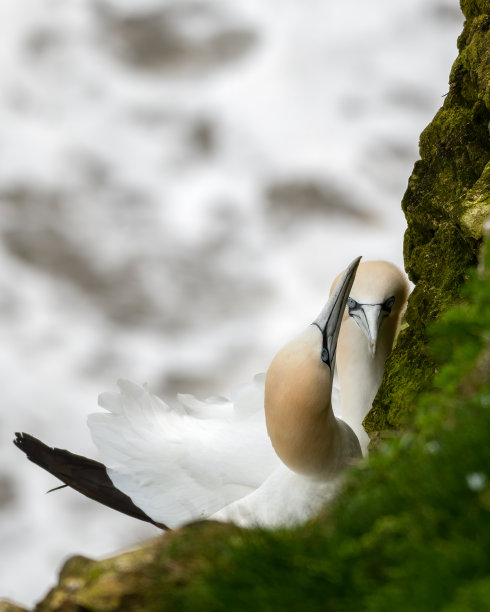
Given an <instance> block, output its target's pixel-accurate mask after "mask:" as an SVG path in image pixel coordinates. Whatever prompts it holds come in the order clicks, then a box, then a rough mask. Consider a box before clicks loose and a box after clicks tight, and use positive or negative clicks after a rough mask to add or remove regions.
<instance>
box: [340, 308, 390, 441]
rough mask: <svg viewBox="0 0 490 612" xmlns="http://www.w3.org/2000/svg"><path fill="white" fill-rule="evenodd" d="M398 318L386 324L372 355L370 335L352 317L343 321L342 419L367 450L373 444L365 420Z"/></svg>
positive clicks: (341, 346) (379, 379)
mask: <svg viewBox="0 0 490 612" xmlns="http://www.w3.org/2000/svg"><path fill="white" fill-rule="evenodd" d="M396 323H397V322H396V321H392V320H389V319H386V320H385V321H383V323H382V327H381V330H380V332H381V333H380V334H379V336H378V342H377V346H376V353H375V354H374V355H371V353H370V351H369V347H368V343H367V340H366V336H365V335H364V333H363V332H362V330H361V329H360V328H359V326H358V325H357V324H356V323H355V321H354V320H353V319H351V318H348V319H347V320H345V321H344V322H343V324H342V327H341V329H340V334H339V340H338V347H337V372H338V376H339V383H340V391H341V402H342V420H343V421H345V422H346V423H347V424H348V425H350V427H351V428H352V429H353V430H354V432H355V433H356V435H357V437H358V439H359V442H360V443H361V447H362V449H363V451H365V450H366V448H367V445H368V443H369V437H368V436H367V434H366V432H365V430H364V427H363V426H362V422H363V420H364V418H365V417H366V415H367V413H368V412H369V410H370V409H371V406H372V403H373V400H374V398H375V396H376V393H377V391H378V388H379V386H380V384H381V381H382V379H383V371H384V364H385V361H386V358H387V356H388V355H389V353H390V351H391V348H392V346H393V340H394V336H395V331H396Z"/></svg>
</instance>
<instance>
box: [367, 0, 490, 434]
mask: <svg viewBox="0 0 490 612" xmlns="http://www.w3.org/2000/svg"><path fill="white" fill-rule="evenodd" d="M461 8H462V10H463V13H464V15H465V16H466V18H467V21H466V22H465V25H464V29H463V32H462V34H461V36H460V37H459V39H458V48H459V55H458V57H457V59H456V61H455V62H454V64H453V67H452V70H451V75H450V78H449V92H448V93H447V96H446V98H445V101H444V104H443V106H442V108H441V109H440V110H439V111H438V113H437V114H436V116H435V117H434V119H433V121H432V122H431V123H430V125H429V126H427V128H426V129H425V130H424V131H423V132H422V134H421V136H420V143H419V146H420V156H421V159H420V160H419V161H417V162H416V163H415V166H414V169H413V172H412V175H411V177H410V179H409V181H408V187H407V190H406V192H405V195H404V197H403V201H402V208H403V210H404V212H405V215H406V218H407V225H408V228H407V230H406V233H405V241H404V258H405V267H406V271H407V273H408V275H409V278H410V280H412V281H413V282H414V283H415V289H414V291H413V293H412V295H411V296H410V299H409V302H408V307H407V311H406V315H405V323H406V324H405V326H404V329H403V330H402V331H401V333H400V335H399V337H398V342H397V345H396V347H395V350H394V351H393V353H392V355H391V356H390V358H389V360H388V361H387V364H386V371H385V377H384V381H383V384H382V386H381V388H380V390H379V392H378V395H377V397H376V399H375V402H374V404H373V408H372V410H371V412H370V413H369V414H368V416H367V417H366V420H365V422H364V424H365V427H366V429H367V430H368V431H369V432H370V433H371V435H372V436H373V437H375V436H376V432H378V435H379V432H383V431H386V430H389V429H398V428H400V427H402V425H403V423H404V422H405V420H406V417H407V415H408V414H409V413H410V412H411V411H412V410H413V406H414V401H415V397H416V395H417V394H418V393H419V392H420V391H421V390H422V389H427V388H429V387H430V385H431V383H432V380H433V378H434V374H435V370H436V366H435V363H434V361H433V360H432V358H431V357H430V355H429V354H428V353H427V351H426V334H425V330H426V327H427V325H428V324H429V323H431V322H432V321H434V320H436V319H437V317H438V316H439V315H440V314H441V313H442V312H444V311H445V310H446V309H447V307H448V306H449V305H451V304H454V303H456V302H457V301H458V299H459V296H460V289H461V286H462V283H463V282H464V280H465V279H466V270H467V269H468V267H470V266H472V265H475V264H476V258H477V254H478V249H479V247H480V244H481V238H482V227H483V223H484V220H485V218H486V217H487V216H488V215H490V141H489V120H490V9H489V5H488V2H487V1H486V0H482V1H478V0H467V1H466V0H462V2H461ZM381 435H382V434H381Z"/></svg>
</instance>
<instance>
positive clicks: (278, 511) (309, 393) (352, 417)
mask: <svg viewBox="0 0 490 612" xmlns="http://www.w3.org/2000/svg"><path fill="white" fill-rule="evenodd" d="M359 260H360V258H358V259H356V260H354V261H353V262H352V263H351V264H350V265H349V266H348V267H347V269H346V270H345V271H344V273H343V274H342V275H341V276H339V277H338V278H337V279H336V280H335V282H334V285H333V286H332V290H331V296H330V298H329V300H328V302H327V303H326V305H325V306H324V308H323V309H322V311H321V312H320V314H319V315H318V317H317V318H316V319H315V321H314V322H313V323H312V325H310V326H308V327H307V328H306V329H305V330H304V331H303V332H302V333H301V334H299V335H298V336H297V337H296V338H294V339H293V340H292V341H291V342H289V343H288V344H287V345H286V346H285V347H283V348H282V349H281V350H280V351H279V352H278V353H277V355H276V356H275V357H274V359H273V360H272V363H271V365H270V367H269V369H268V371H267V374H266V375H258V376H256V377H255V379H254V380H253V382H252V383H250V384H248V385H244V386H242V387H239V388H238V389H236V390H235V391H234V393H233V394H232V397H231V399H230V400H227V399H224V398H210V399H208V400H206V401H199V400H197V399H196V398H195V397H193V396H192V395H179V396H178V399H179V406H177V407H172V408H170V407H169V406H167V404H165V403H164V402H163V401H162V400H160V399H159V398H158V397H156V396H154V395H152V394H151V393H150V392H149V391H148V389H147V388H146V387H144V386H139V385H137V384H135V383H132V382H129V381H119V383H118V386H119V391H118V392H115V393H103V394H101V395H100V397H99V405H100V406H101V407H102V408H104V409H105V410H106V412H104V413H97V414H93V415H90V417H89V420H88V424H89V428H90V432H91V435H92V437H93V440H94V442H95V444H96V446H97V448H98V449H99V453H100V456H101V459H102V461H103V465H102V464H100V463H98V462H94V461H92V460H90V459H86V458H84V457H79V456H76V455H73V454H71V453H69V452H68V451H63V450H60V449H51V448H49V447H47V446H46V445H44V444H43V443H42V442H40V441H39V440H36V439H35V438H33V437H32V436H29V435H27V434H18V437H17V440H16V441H15V442H16V444H17V446H19V448H21V450H23V451H24V452H25V453H26V454H27V456H28V458H29V459H31V460H32V461H34V462H35V463H37V464H38V465H40V466H41V467H43V468H45V469H47V470H48V471H50V472H51V473H53V474H54V475H56V476H58V477H59V478H60V479H61V480H63V482H65V483H67V484H69V485H70V486H72V487H74V488H76V489H77V490H79V491H81V492H82V493H84V494H85V495H88V496H89V497H91V498H93V499H96V500H98V501H101V502H102V503H105V504H106V505H109V506H110V507H112V508H115V509H118V510H120V511H122V512H126V513H127V514H130V515H131V516H135V517H137V518H140V519H142V520H148V521H150V522H153V523H155V524H158V525H159V526H166V527H170V528H175V527H178V526H180V525H183V524H185V523H188V522H191V521H194V520H199V519H204V518H215V519H219V520H231V521H234V522H236V523H238V524H242V525H255V524H258V525H262V526H276V525H291V524H294V523H297V522H301V521H304V520H305V519H307V518H309V517H311V516H312V515H314V514H315V513H317V512H318V511H319V509H320V508H321V507H322V505H323V504H324V503H325V502H326V501H328V500H329V499H331V498H332V496H333V495H334V494H335V491H336V490H337V485H338V481H339V478H340V477H341V475H342V472H343V470H344V469H345V467H347V466H348V465H350V464H351V463H352V462H353V461H355V460H356V459H358V458H359V457H360V456H361V454H362V453H361V446H360V443H359V440H361V443H362V445H363V446H364V447H365V446H366V443H365V442H366V440H365V438H366V437H367V436H366V434H365V432H364V430H363V428H362V420H363V419H364V416H365V414H366V413H367V411H368V409H369V407H370V405H371V402H372V400H373V398H374V394H375V392H376V390H377V388H378V386H379V384H380V382H381V377H382V372H383V366H384V361H385V359H386V357H387V355H388V353H389V351H390V350H391V346H392V344H393V338H394V334H395V330H396V326H397V325H398V321H399V317H400V313H401V311H402V308H403V306H404V303H405V301H406V294H407V286H406V280H405V279H404V277H403V275H402V274H401V273H400V272H399V271H398V270H397V268H395V267H394V266H392V265H391V264H386V263H385V262H368V263H366V264H362V265H361V266H359ZM358 266H359V273H358V276H357V278H356V281H355V282H354V277H355V275H356V270H357V269H358ZM353 283H354V285H353ZM346 303H348V304H349V305H348V306H347V307H346ZM341 322H342V329H340V326H341ZM339 332H340V335H339ZM337 354H338V359H336V356H337ZM336 361H337V363H338V381H339V382H340V395H341V404H342V415H343V420H341V419H339V418H336V416H335V415H334V412H333V409H332V401H331V398H332V388H333V384H334V376H333V372H334V369H335V364H336ZM335 395H336V394H335V393H334V396H335ZM337 395H338V394H337ZM65 468H67V469H65ZM107 476H108V477H109V478H107ZM121 492H122V493H121ZM126 496H128V497H126ZM128 498H129V499H128ZM141 511H142V512H141Z"/></svg>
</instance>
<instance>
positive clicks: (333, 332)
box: [314, 257, 361, 371]
mask: <svg viewBox="0 0 490 612" xmlns="http://www.w3.org/2000/svg"><path fill="white" fill-rule="evenodd" d="M360 261H361V258H360V257H357V258H356V259H354V261H353V262H352V263H351V264H349V265H348V266H347V268H346V269H345V271H344V274H343V275H342V278H341V279H340V281H339V282H338V283H337V286H336V287H335V291H334V292H333V293H332V295H331V296H330V298H329V300H328V302H327V303H326V304H325V306H324V307H323V308H322V311H321V312H320V314H319V315H318V317H317V318H316V319H315V321H314V325H316V326H317V327H318V328H319V329H320V331H321V332H322V333H323V349H322V361H324V362H325V363H327V364H328V365H329V366H330V369H331V370H332V371H333V369H334V366H335V352H336V350H337V339H338V337H339V331H340V324H341V323H342V317H343V315H344V310H345V304H346V302H347V298H348V297H349V293H350V290H351V288H352V284H353V282H354V278H355V276H356V272H357V266H358V265H359V262H360Z"/></svg>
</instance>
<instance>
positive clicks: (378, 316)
mask: <svg viewBox="0 0 490 612" xmlns="http://www.w3.org/2000/svg"><path fill="white" fill-rule="evenodd" d="M353 318H354V320H355V322H356V323H357V324H358V325H359V327H360V328H361V329H362V331H363V332H364V335H365V336H366V338H367V341H368V347H369V352H370V353H371V357H374V355H375V353H376V343H377V341H378V331H379V326H380V325H381V321H382V320H383V312H382V304H362V305H361V307H360V308H359V309H358V310H356V313H355V316H354V317H353Z"/></svg>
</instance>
